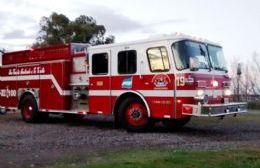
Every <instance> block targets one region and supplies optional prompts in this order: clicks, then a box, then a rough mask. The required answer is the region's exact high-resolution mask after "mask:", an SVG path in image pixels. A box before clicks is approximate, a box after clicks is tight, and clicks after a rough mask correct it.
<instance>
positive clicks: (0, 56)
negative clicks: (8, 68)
mask: <svg viewBox="0 0 260 168" xmlns="http://www.w3.org/2000/svg"><path fill="white" fill-rule="evenodd" d="M3 54H4V51H2V50H0V66H2V65H3Z"/></svg>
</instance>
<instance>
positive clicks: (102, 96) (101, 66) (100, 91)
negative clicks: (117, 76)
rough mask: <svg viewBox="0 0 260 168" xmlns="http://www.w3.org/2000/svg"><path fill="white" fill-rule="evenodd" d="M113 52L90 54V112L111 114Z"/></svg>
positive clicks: (105, 51) (104, 51)
mask: <svg viewBox="0 0 260 168" xmlns="http://www.w3.org/2000/svg"><path fill="white" fill-rule="evenodd" d="M110 55H111V52H110V51H109V50H103V51H99V52H98V53H96V52H95V53H90V78H89V111H90V113H98V114H105V115H108V114H110V113H111V71H110V67H111V58H110Z"/></svg>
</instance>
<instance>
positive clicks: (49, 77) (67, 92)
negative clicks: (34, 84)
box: [0, 74, 71, 96]
mask: <svg viewBox="0 0 260 168" xmlns="http://www.w3.org/2000/svg"><path fill="white" fill-rule="evenodd" d="M23 80H51V81H52V83H53V85H54V86H55V88H56V89H57V91H58V92H59V94H60V95H61V96H69V95H71V91H70V90H62V88H61V87H60V85H59V83H58V82H57V80H56V78H55V77H54V76H53V75H51V74H49V75H24V76H2V77H0V81H23Z"/></svg>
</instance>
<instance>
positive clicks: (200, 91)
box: [197, 89, 204, 97]
mask: <svg viewBox="0 0 260 168" xmlns="http://www.w3.org/2000/svg"><path fill="white" fill-rule="evenodd" d="M203 96H204V90H201V89H200V90H197V97H203Z"/></svg>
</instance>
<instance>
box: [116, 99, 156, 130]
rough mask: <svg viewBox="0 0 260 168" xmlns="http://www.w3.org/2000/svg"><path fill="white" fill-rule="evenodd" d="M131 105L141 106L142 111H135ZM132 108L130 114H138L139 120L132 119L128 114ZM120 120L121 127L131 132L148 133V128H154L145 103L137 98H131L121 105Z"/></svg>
mask: <svg viewBox="0 0 260 168" xmlns="http://www.w3.org/2000/svg"><path fill="white" fill-rule="evenodd" d="M131 105H139V106H140V109H139V110H138V108H137V109H133V108H132V107H131ZM131 108H132V109H133V110H132V111H131V112H130V113H131V116H133V115H134V113H136V116H137V117H139V119H138V118H137V117H136V118H135V119H134V117H133V118H132V119H131V117H130V116H129V114H128V111H129V110H131ZM137 113H139V114H137ZM138 115H139V116H138ZM118 119H119V123H120V125H121V126H122V127H123V128H125V129H126V130H127V131H129V132H143V131H147V130H148V128H151V127H152V126H153V122H152V120H151V119H150V118H149V117H148V113H147V109H146V107H145V105H144V103H143V102H142V101H141V100H140V99H138V98H135V97H129V98H127V99H125V100H124V101H123V102H122V103H121V105H120V106H119V110H118ZM138 120H139V121H138ZM139 122H140V124H139Z"/></svg>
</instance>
